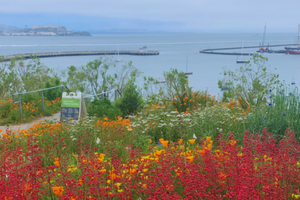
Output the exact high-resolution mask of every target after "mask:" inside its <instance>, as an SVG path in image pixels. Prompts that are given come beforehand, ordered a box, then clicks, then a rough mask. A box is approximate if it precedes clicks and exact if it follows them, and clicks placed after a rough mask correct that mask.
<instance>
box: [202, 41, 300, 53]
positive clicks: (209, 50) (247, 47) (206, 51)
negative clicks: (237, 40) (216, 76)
mask: <svg viewBox="0 0 300 200" xmlns="http://www.w3.org/2000/svg"><path fill="white" fill-rule="evenodd" d="M295 45H298V44H275V45H265V46H245V47H225V48H213V49H202V50H200V51H199V53H205V54H218V55H244V56H248V55H249V56H252V55H257V54H258V53H238V52H215V51H222V50H233V49H253V48H261V47H268V48H269V47H281V46H295ZM265 53H285V51H284V50H278V51H274V50H269V52H265Z"/></svg>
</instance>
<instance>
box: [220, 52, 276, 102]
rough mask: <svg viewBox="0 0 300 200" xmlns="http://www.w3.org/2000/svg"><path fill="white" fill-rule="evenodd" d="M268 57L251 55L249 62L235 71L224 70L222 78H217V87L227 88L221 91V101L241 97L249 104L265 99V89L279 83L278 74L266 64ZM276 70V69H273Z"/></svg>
mask: <svg viewBox="0 0 300 200" xmlns="http://www.w3.org/2000/svg"><path fill="white" fill-rule="evenodd" d="M267 61H268V58H266V57H263V56H261V55H253V57H252V58H251V61H250V63H252V64H245V65H244V66H241V67H240V68H238V69H236V70H235V71H231V70H228V71H224V80H219V82H218V85H219V88H220V89H221V88H224V87H226V88H229V89H228V91H225V92H224V93H223V101H226V99H228V98H239V97H241V98H243V99H245V100H246V101H248V102H249V103H250V105H256V106H257V105H258V104H260V103H261V102H265V101H266V96H267V91H268V90H269V89H273V88H275V87H276V85H277V84H279V79H278V77H279V75H278V74H275V73H273V71H274V70H272V69H271V68H270V66H268V65H267ZM275 70H276V69H275Z"/></svg>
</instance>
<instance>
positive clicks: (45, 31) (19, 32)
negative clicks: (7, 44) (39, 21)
mask: <svg viewBox="0 0 300 200" xmlns="http://www.w3.org/2000/svg"><path fill="white" fill-rule="evenodd" d="M0 35H1V36H91V34H90V33H89V32H85V31H81V32H74V31H70V30H67V28H66V27H64V26H51V25H50V26H49V25H47V26H33V27H32V28H23V29H20V28H17V27H12V26H7V25H0Z"/></svg>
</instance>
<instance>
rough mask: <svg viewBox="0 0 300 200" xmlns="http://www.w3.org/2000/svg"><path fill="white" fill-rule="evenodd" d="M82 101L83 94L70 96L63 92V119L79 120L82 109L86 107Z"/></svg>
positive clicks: (71, 94)
mask: <svg viewBox="0 0 300 200" xmlns="http://www.w3.org/2000/svg"><path fill="white" fill-rule="evenodd" d="M82 99H83V98H82V94H81V93H77V94H76V93H74V92H70V93H69V94H68V93H67V92H63V94H62V99H61V119H64V118H66V119H73V120H78V118H79V117H80V116H81V109H82V107H83V106H84V107H85V105H83V104H84V103H83V102H82ZM82 103H83V104H82Z"/></svg>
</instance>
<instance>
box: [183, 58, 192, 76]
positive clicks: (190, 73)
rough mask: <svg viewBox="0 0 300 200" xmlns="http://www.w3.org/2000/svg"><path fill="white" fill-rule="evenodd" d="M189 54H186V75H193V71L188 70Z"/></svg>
mask: <svg viewBox="0 0 300 200" xmlns="http://www.w3.org/2000/svg"><path fill="white" fill-rule="evenodd" d="M188 58H189V57H188V56H186V72H185V73H184V74H185V75H187V76H188V75H193V72H188Z"/></svg>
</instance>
